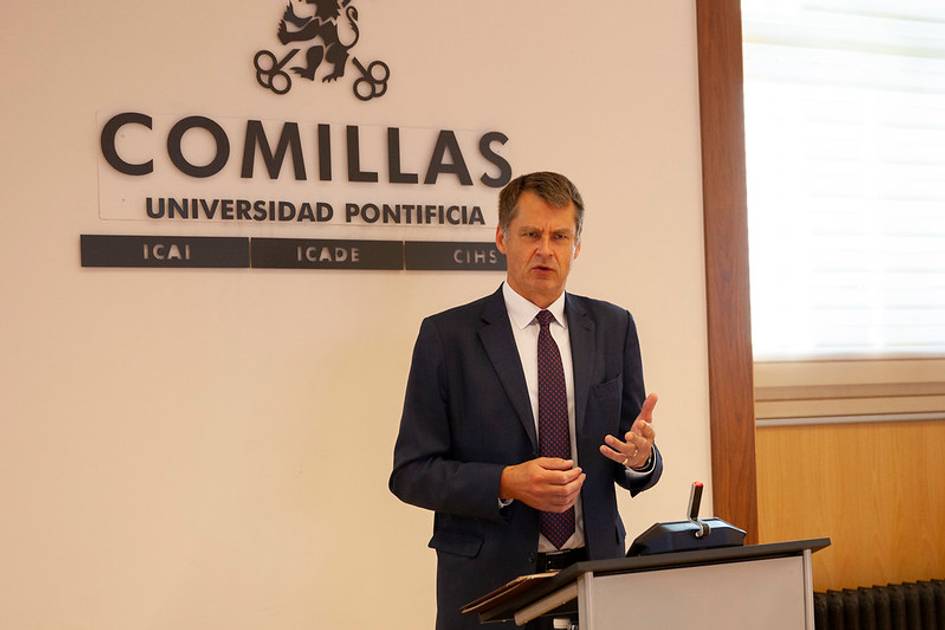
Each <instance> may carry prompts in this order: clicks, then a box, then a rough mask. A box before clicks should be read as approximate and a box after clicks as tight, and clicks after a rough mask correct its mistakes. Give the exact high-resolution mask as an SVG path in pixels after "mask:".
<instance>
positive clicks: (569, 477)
mask: <svg viewBox="0 0 945 630" xmlns="http://www.w3.org/2000/svg"><path fill="white" fill-rule="evenodd" d="M581 472H582V471H581V469H580V468H572V469H571V470H565V471H560V470H549V471H548V472H547V476H546V477H545V481H547V482H548V483H550V484H551V485H554V486H566V485H568V484H569V483H571V482H573V481H574V480H575V479H577V478H578V477H580V476H581Z"/></svg>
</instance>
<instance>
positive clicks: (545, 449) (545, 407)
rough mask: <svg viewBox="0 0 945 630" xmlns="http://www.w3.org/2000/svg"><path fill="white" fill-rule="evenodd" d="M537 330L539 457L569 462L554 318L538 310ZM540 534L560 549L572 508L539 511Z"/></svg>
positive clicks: (570, 529) (571, 530)
mask: <svg viewBox="0 0 945 630" xmlns="http://www.w3.org/2000/svg"><path fill="white" fill-rule="evenodd" d="M535 319H537V320H538V325H539V326H541V329H540V330H539V331H538V449H539V452H540V453H541V456H542V457H560V458H561V459H571V431H570V429H569V427H568V391H567V388H566V387H565V385H564V368H563V367H562V365H561V353H560V352H559V351H558V344H556V343H555V340H554V339H553V338H552V336H551V331H550V330H549V329H548V326H549V325H550V324H551V322H553V321H554V320H555V316H554V315H552V314H551V313H549V312H548V311H539V313H538V315H537V316H536V317H535ZM538 523H539V526H540V529H541V533H542V535H544V537H545V538H547V539H548V541H549V542H550V543H551V544H552V545H554V546H555V547H556V548H557V549H561V545H563V544H564V543H565V542H566V541H567V540H568V538H570V537H571V534H573V533H574V508H573V507H572V508H570V509H569V510H568V511H567V512H562V513H560V514H559V513H557V512H539V514H538Z"/></svg>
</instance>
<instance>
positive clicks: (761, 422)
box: [757, 412, 945, 429]
mask: <svg viewBox="0 0 945 630" xmlns="http://www.w3.org/2000/svg"><path fill="white" fill-rule="evenodd" d="M937 421H945V412H933V413H881V414H875V415H868V416H821V417H817V418H759V419H758V422H757V426H758V428H759V429H761V428H764V427H796V426H811V425H818V424H873V423H876V422H937Z"/></svg>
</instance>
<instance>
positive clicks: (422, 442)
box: [389, 318, 503, 520]
mask: <svg viewBox="0 0 945 630" xmlns="http://www.w3.org/2000/svg"><path fill="white" fill-rule="evenodd" d="M449 395H450V392H449V381H448V375H447V368H446V362H445V357H444V350H443V343H442V340H441V339H440V336H439V334H438V333H437V330H436V325H435V323H434V322H433V321H432V320H430V319H429V318H428V319H425V320H424V321H423V324H421V326H420V334H419V335H418V337H417V343H416V345H415V346H414V351H413V360H412V363H411V366H410V376H409V377H408V379H407V391H406V394H405V396H404V410H403V414H402V416H401V419H400V432H399V434H398V436H397V443H396V445H395V446H394V469H393V471H392V472H391V476H390V481H389V487H390V490H391V492H393V493H394V494H395V495H396V496H397V497H398V498H399V499H401V500H402V501H405V502H406V503H410V504H412V505H416V506H419V507H422V508H427V509H430V510H436V511H438V512H446V513H450V514H455V515H458V516H467V517H476V518H485V519H492V520H503V519H502V516H501V514H500V511H499V501H498V498H499V479H500V477H501V475H502V469H503V466H501V465H499V464H487V463H481V462H463V461H459V460H457V459H454V454H453V449H452V436H451V429H450V407H449Z"/></svg>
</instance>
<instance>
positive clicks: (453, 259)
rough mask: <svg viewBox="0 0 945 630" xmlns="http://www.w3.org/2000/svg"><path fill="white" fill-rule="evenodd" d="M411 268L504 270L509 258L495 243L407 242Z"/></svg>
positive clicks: (406, 251) (407, 254)
mask: <svg viewBox="0 0 945 630" xmlns="http://www.w3.org/2000/svg"><path fill="white" fill-rule="evenodd" d="M404 246H405V260H406V264H407V269H416V270H464V271H470V270H472V271H476V270H480V271H504V270H505V268H506V263H505V255H504V254H503V253H502V252H500V251H499V249H498V248H497V247H496V245H495V243H494V242H488V243H464V242H458V243H452V242H443V241H407V242H406V243H404Z"/></svg>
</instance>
